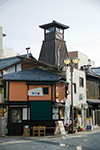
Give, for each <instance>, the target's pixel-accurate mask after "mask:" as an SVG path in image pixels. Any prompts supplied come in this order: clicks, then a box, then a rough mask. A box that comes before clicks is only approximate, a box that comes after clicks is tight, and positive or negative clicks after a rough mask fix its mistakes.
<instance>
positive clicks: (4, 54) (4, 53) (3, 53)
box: [0, 27, 18, 59]
mask: <svg viewBox="0 0 100 150" xmlns="http://www.w3.org/2000/svg"><path fill="white" fill-rule="evenodd" d="M5 36H6V34H3V32H2V27H0V59H2V58H8V57H13V56H16V55H18V54H17V53H15V52H13V51H12V50H6V49H3V37H5Z"/></svg>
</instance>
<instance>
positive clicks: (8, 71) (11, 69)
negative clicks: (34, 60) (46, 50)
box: [3, 63, 21, 75]
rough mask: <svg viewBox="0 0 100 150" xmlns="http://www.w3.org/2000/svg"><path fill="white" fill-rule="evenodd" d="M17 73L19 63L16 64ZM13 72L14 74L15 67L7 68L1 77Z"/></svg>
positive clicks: (19, 68)
mask: <svg viewBox="0 0 100 150" xmlns="http://www.w3.org/2000/svg"><path fill="white" fill-rule="evenodd" d="M18 71H21V63H20V64H17V72H18ZM13 72H15V65H14V66H12V67H9V68H8V69H5V70H3V75H6V74H9V73H13Z"/></svg>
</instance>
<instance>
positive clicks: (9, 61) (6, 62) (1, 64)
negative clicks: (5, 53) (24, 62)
mask: <svg viewBox="0 0 100 150" xmlns="http://www.w3.org/2000/svg"><path fill="white" fill-rule="evenodd" d="M21 56H22V57H27V54H25V55H21ZM20 61H21V59H19V58H17V56H14V57H9V58H4V59H0V70H3V69H5V68H7V67H9V66H12V65H14V64H16V63H19V62H20Z"/></svg>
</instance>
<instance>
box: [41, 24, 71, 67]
mask: <svg viewBox="0 0 100 150" xmlns="http://www.w3.org/2000/svg"><path fill="white" fill-rule="evenodd" d="M40 28H42V29H44V41H43V44H42V48H41V51H40V56H39V60H40V61H43V62H45V63H48V64H51V65H56V66H58V67H62V66H64V60H65V59H66V58H67V57H68V52H67V47H66V43H65V41H64V30H65V29H68V28H69V26H66V25H63V24H61V23H58V22H56V21H53V22H52V23H48V24H45V25H41V26H40Z"/></svg>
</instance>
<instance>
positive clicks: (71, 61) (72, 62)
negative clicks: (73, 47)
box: [64, 57, 79, 132]
mask: <svg viewBox="0 0 100 150" xmlns="http://www.w3.org/2000/svg"><path fill="white" fill-rule="evenodd" d="M78 61H79V59H78V58H77V57H74V58H73V59H69V58H67V59H65V60H64V63H65V64H66V65H67V66H70V71H71V109H72V132H74V107H73V68H74V66H75V65H76V64H77V63H78ZM66 78H67V73H66Z"/></svg>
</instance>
